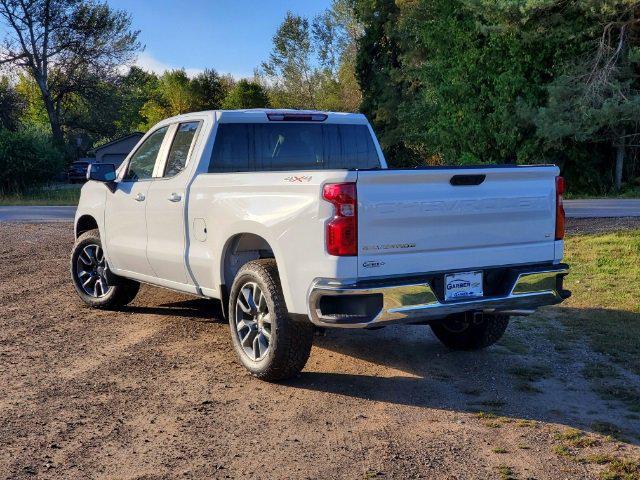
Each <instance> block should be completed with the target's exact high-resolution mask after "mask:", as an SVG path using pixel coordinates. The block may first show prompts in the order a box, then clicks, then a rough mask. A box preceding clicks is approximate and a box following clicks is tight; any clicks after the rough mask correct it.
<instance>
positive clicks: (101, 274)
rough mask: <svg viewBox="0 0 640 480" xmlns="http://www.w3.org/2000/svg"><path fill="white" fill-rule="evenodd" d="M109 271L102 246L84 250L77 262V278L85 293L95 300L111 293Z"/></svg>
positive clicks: (94, 245) (87, 246)
mask: <svg viewBox="0 0 640 480" xmlns="http://www.w3.org/2000/svg"><path fill="white" fill-rule="evenodd" d="M107 269H108V266H107V260H106V259H105V257H104V251H103V250H102V247H100V245H96V244H89V245H86V246H84V247H83V248H82V251H81V252H80V254H79V255H78V259H77V260H76V277H77V280H78V284H79V285H80V288H82V290H83V291H84V293H86V294H87V295H90V296H91V297H94V298H101V297H104V296H105V295H106V294H107V293H109V290H110V289H111V287H110V286H109V283H108V282H107Z"/></svg>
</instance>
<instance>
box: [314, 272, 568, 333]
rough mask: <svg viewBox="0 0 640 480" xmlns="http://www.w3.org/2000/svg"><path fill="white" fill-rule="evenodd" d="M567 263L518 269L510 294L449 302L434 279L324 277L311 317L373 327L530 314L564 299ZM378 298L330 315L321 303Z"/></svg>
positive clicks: (332, 324)
mask: <svg viewBox="0 0 640 480" xmlns="http://www.w3.org/2000/svg"><path fill="white" fill-rule="evenodd" d="M568 272H569V268H568V266H567V265H564V264H562V265H557V266H556V265H554V266H553V267H549V268H544V269H532V271H519V272H517V274H516V275H515V280H514V281H512V282H511V283H512V286H510V288H509V290H508V294H506V295H498V296H491V297H481V298H473V299H467V300H458V301H449V302H444V301H441V300H440V299H439V298H438V295H436V293H435V292H434V289H433V288H432V286H431V283H430V282H428V281H427V282H424V283H422V282H419V283H406V284H391V285H388V284H387V285H385V284H380V285H375V284H373V285H367V286H358V285H345V284H341V283H339V282H336V281H335V280H333V281H332V280H327V279H319V280H316V282H315V283H314V284H313V285H312V287H311V290H310V293H309V318H310V319H311V321H312V322H313V323H314V324H315V325H317V326H320V327H338V328H370V327H376V326H383V325H389V324H394V323H419V322H428V321H429V320H436V319H439V318H444V317H446V316H447V315H450V314H452V313H459V312H466V311H479V312H485V313H491V312H501V313H505V314H512V315H527V314H529V313H533V311H534V310H535V309H536V308H538V307H541V306H544V305H553V304H556V303H560V302H562V301H563V300H564V299H565V298H567V297H568V296H569V295H570V292H568V291H566V290H564V289H562V278H563V277H564V276H565V275H566V274H567V273H568ZM352 295H358V296H361V297H363V298H365V297H367V296H368V297H369V298H375V299H377V300H378V303H379V307H376V308H375V311H374V313H373V314H371V315H368V316H357V315H356V316H353V315H326V314H323V312H322V309H321V308H320V303H321V300H322V298H323V297H326V296H332V297H337V296H342V297H345V296H352Z"/></svg>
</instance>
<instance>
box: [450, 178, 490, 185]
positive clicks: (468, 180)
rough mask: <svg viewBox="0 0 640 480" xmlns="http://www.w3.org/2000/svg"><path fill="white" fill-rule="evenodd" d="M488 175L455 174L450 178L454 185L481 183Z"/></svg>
mask: <svg viewBox="0 0 640 480" xmlns="http://www.w3.org/2000/svg"><path fill="white" fill-rule="evenodd" d="M486 177H487V176H486V175H454V176H453V177H451V180H449V183H450V184H451V185H453V186H454V187H459V186H463V185H480V184H481V183H482V182H484V179H485V178H486Z"/></svg>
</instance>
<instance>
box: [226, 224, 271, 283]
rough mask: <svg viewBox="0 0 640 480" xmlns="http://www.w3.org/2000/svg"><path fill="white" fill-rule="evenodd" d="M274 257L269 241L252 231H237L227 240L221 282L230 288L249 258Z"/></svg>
mask: <svg viewBox="0 0 640 480" xmlns="http://www.w3.org/2000/svg"><path fill="white" fill-rule="evenodd" d="M258 258H275V255H274V254H273V249H272V248H271V245H269V242H267V241H266V240H265V239H264V238H262V237H261V236H259V235H256V234H253V233H239V234H237V235H234V236H233V237H231V238H230V239H229V241H228V242H227V246H226V248H225V249H224V258H223V260H222V284H223V285H226V286H227V289H229V290H230V289H231V284H232V283H233V279H234V278H236V274H237V273H238V270H240V269H241V268H242V266H243V265H244V264H245V263H247V262H250V261H251V260H257V259H258Z"/></svg>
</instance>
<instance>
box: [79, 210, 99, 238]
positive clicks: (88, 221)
mask: <svg viewBox="0 0 640 480" xmlns="http://www.w3.org/2000/svg"><path fill="white" fill-rule="evenodd" d="M95 228H98V222H96V219H95V218H93V217H92V216H91V215H83V216H81V217H80V218H79V219H78V222H77V223H76V238H78V237H79V236H80V235H82V234H83V233H84V232H88V231H89V230H93V229H95Z"/></svg>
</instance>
